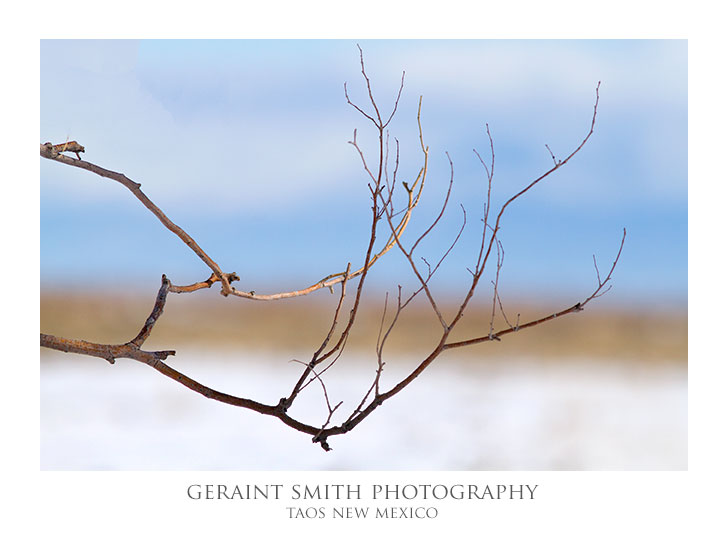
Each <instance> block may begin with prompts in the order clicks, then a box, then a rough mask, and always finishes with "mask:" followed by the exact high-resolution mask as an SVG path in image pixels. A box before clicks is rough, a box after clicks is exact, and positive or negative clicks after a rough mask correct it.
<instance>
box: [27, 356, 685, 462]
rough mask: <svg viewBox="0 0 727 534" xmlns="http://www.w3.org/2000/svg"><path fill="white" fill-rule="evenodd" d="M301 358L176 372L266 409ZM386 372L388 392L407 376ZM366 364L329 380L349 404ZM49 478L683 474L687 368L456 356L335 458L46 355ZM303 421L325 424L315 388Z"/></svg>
mask: <svg viewBox="0 0 727 534" xmlns="http://www.w3.org/2000/svg"><path fill="white" fill-rule="evenodd" d="M293 358H303V356H300V355H298V356H295V355H275V354H261V355H255V356H253V355H250V354H243V355H236V354H233V353H229V352H225V353H223V352H208V353H205V352H204V351H201V350H198V349H194V348H187V349H184V348H182V349H181V350H179V351H178V353H177V356H175V357H173V359H172V361H170V363H171V364H172V365H173V366H174V367H175V368H177V369H178V370H180V371H181V372H184V373H186V374H188V375H190V376H192V377H193V378H195V379H197V380H199V381H200V382H202V383H204V384H205V385H208V386H210V387H213V388H216V389H220V390H222V391H225V392H228V393H232V394H237V395H240V396H246V397H249V398H254V399H256V400H260V401H263V402H267V403H275V402H277V399H279V398H280V397H282V396H285V395H287V393H288V392H289V390H290V388H291V387H292V384H293V383H294V380H295V377H297V375H298V374H299V373H300V365H299V364H296V363H292V362H290V360H291V359H293ZM413 363H414V361H413V360H411V359H407V358H404V357H401V358H398V359H396V360H393V361H390V362H389V363H388V364H387V366H386V367H385V378H386V380H385V381H384V384H383V387H386V386H390V385H392V384H393V383H395V382H396V381H398V379H400V378H401V377H403V376H404V374H405V373H406V372H407V371H408V370H409V369H411V368H412V365H413ZM374 368H375V364H374V362H373V361H372V360H371V359H368V360H367V359H365V358H364V357H353V358H351V359H350V360H349V361H341V362H339V364H337V366H336V367H334V368H333V369H332V370H331V372H330V374H329V375H326V376H327V385H328V393H329V395H330V397H331V401H332V402H337V401H338V400H344V405H343V406H342V407H341V408H340V410H341V411H342V415H343V414H345V415H347V413H348V412H347V411H346V410H351V409H353V408H354V407H355V406H356V405H357V404H358V401H359V400H360V398H361V397H360V392H362V391H365V390H366V389H367V388H368V385H369V384H370V380H371V378H372V377H373V371H374ZM40 395H41V398H40V407H41V413H40V436H41V446H40V451H41V457H40V467H41V469H48V470H98V469H100V470H277V469H281V470H318V469H336V470H359V469H362V470H651V469H658V470H673V469H679V470H681V469H686V468H687V377H686V369H685V366H680V365H677V364H669V363H645V362H632V361H629V360H628V359H626V358H614V359H612V360H605V359H591V358H586V357H584V358H580V359H575V358H564V359H552V358H548V359H543V358H536V357H518V358H512V357H497V358H493V357H491V356H486V357H483V358H482V359H477V358H475V357H459V358H457V357H454V358H450V357H449V355H447V354H445V355H444V356H443V357H442V358H441V359H440V360H438V361H436V362H435V363H434V364H433V365H432V366H431V367H430V368H429V369H427V371H426V372H425V373H424V374H423V375H422V376H420V377H419V379H418V380H416V381H414V383H412V384H411V385H410V386H409V387H408V388H407V389H405V390H404V391H403V392H402V393H400V394H399V395H398V396H395V397H394V398H392V399H391V400H389V401H387V402H386V403H385V404H384V405H383V406H382V407H381V408H380V409H379V410H377V411H376V412H375V413H374V414H373V415H371V416H370V417H369V418H368V419H367V420H366V421H364V422H363V423H362V424H361V425H359V426H358V427H357V428H356V429H355V430H354V431H353V432H351V433H350V434H348V435H345V436H339V437H334V438H331V440H330V445H331V446H332V447H333V451H331V452H329V453H326V452H324V451H323V450H322V449H321V448H320V447H319V446H317V445H313V444H312V443H311V441H310V437H309V436H307V435H304V434H300V433H298V432H296V431H294V430H292V429H290V428H288V427H286V426H284V425H282V424H281V423H280V422H279V421H277V420H275V419H273V418H270V417H265V416H261V415H258V414H256V413H253V412H249V411H246V410H241V409H239V408H234V407H231V406H227V405H224V404H221V403H217V402H214V401H210V400H208V399H206V398H204V397H202V396H201V395H198V394H196V393H193V392H191V391H189V390H187V389H186V388H184V387H183V386H181V385H179V384H177V383H176V382H173V381H171V380H169V379H168V378H166V377H164V376H162V375H161V374H159V373H157V372H155V371H153V370H152V369H150V368H148V367H146V366H144V365H141V364H138V363H136V362H131V361H119V362H117V363H116V364H115V365H113V366H111V365H109V364H108V363H106V362H105V361H102V360H100V359H97V358H89V357H84V356H76V355H66V354H61V353H57V352H48V353H44V355H43V357H42V358H41V376H40ZM299 400H300V403H301V406H297V405H296V406H294V409H293V410H292V412H291V415H293V416H299V417H300V418H302V419H303V420H304V421H306V422H318V423H320V422H323V421H324V420H325V412H324V411H322V409H321V408H322V405H323V398H322V395H321V389H320V387H319V386H318V384H311V386H310V387H309V388H308V389H307V390H306V391H305V394H304V395H302V396H301V398H300V399H299Z"/></svg>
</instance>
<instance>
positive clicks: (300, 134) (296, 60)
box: [40, 40, 687, 303]
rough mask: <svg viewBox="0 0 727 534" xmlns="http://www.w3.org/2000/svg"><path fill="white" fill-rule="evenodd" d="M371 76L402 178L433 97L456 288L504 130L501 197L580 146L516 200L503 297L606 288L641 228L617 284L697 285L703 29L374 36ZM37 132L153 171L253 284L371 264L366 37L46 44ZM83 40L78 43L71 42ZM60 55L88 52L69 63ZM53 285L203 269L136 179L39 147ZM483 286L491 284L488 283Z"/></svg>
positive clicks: (204, 239)
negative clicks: (691, 250)
mask: <svg viewBox="0 0 727 534" xmlns="http://www.w3.org/2000/svg"><path fill="white" fill-rule="evenodd" d="M359 44H360V45H361V47H362V48H363V50H364V54H365V59H366V66H367V71H368V73H369V75H370V78H371V80H372V85H373V90H374V94H375V96H376V97H377V99H378V101H379V104H380V106H381V107H382V108H387V109H388V108H390V106H391V104H392V103H393V100H394V97H395V95H396V91H397V90H398V85H399V81H400V78H401V72H402V70H405V71H406V75H405V85H404V91H403V93H402V98H401V103H400V106H399V109H398V112H397V115H396V117H395V119H394V121H393V122H392V123H391V126H390V133H391V136H392V138H393V137H396V138H397V139H399V141H400V146H401V168H400V175H401V177H402V179H404V180H406V179H407V178H406V176H412V175H416V172H417V171H418V168H419V166H420V164H421V157H420V153H419V152H418V151H417V150H418V149H417V142H418V139H417V130H416V106H417V102H418V98H419V96H420V95H423V108H422V123H423V127H424V138H425V143H426V144H427V145H429V147H430V173H429V178H428V180H429V189H428V191H427V192H426V193H425V194H426V195H427V196H426V197H425V199H424V200H423V201H422V205H421V206H420V209H419V213H418V216H417V217H418V218H416V219H415V220H414V221H413V223H412V227H411V228H410V232H411V233H410V234H409V236H410V237H411V236H414V234H415V233H416V230H417V229H422V228H425V227H426V226H427V225H428V224H429V222H430V221H431V219H432V217H434V216H435V215H436V211H437V210H438V208H439V202H440V201H441V198H442V194H443V193H444V190H445V187H446V183H447V181H448V178H449V164H448V162H447V158H446V155H445V151H447V152H448V153H449V154H450V155H451V157H452V160H453V162H454V168H455V186H454V191H453V201H452V203H451V206H450V210H449V211H448V213H447V215H448V219H447V220H446V221H445V223H444V224H442V225H441V227H440V228H439V229H438V231H437V232H436V233H435V234H434V235H433V236H432V237H431V238H430V239H428V241H427V242H426V243H425V246H424V247H423V248H422V253H423V255H424V256H425V257H427V259H429V260H432V259H434V260H435V261H436V258H437V254H438V253H439V252H440V251H443V250H445V249H446V248H447V247H448V246H449V242H450V240H451V239H452V237H453V235H454V234H455V233H456V231H457V229H458V226H459V224H460V222H461V210H460V208H459V206H458V205H459V204H460V203H462V204H463V205H464V207H465V208H466V210H467V213H468V220H469V224H468V227H467V229H466V231H465V234H464V235H463V238H462V239H461V241H460V242H459V243H458V245H457V247H456V248H455V249H454V251H453V252H452V254H451V255H450V257H449V258H448V260H447V262H446V263H445V264H444V266H443V267H442V269H441V271H440V272H439V275H438V278H437V288H438V289H439V290H440V291H442V292H446V293H447V294H450V293H453V294H455V295H456V294H458V293H459V292H460V291H461V290H462V289H463V288H464V286H465V284H466V282H467V277H468V276H469V275H468V273H467V271H466V267H471V266H472V263H473V261H474V255H475V252H474V247H475V245H476V242H477V239H478V235H479V228H478V226H477V215H476V214H477V213H478V212H479V210H480V209H481V201H482V195H483V188H484V185H485V182H484V173H483V172H482V168H481V166H480V164H479V162H478V160H477V158H476V157H475V155H474V153H473V151H472V150H473V148H476V149H477V150H478V151H479V152H480V153H481V154H484V153H486V151H487V148H488V146H487V138H486V135H485V131H484V127H485V123H488V124H489V126H490V130H491V132H492V136H493V139H494V145H495V152H496V169H495V173H496V174H495V182H494V195H495V196H494V199H495V202H496V203H497V202H498V201H500V202H502V201H503V200H505V199H506V198H508V197H509V196H510V195H512V194H513V193H515V192H516V191H517V190H518V189H519V188H520V187H522V186H523V185H525V184H527V183H528V181H529V180H532V179H533V178H534V177H537V176H538V175H540V174H541V173H542V172H543V171H545V170H547V169H548V168H549V166H550V164H551V163H552V161H551V158H550V154H549V153H548V151H547V150H546V148H545V144H546V143H547V144H548V145H549V146H550V148H551V149H552V150H553V151H554V153H555V154H556V156H565V154H567V153H568V152H569V151H570V150H572V149H573V148H574V147H575V146H577V145H578V143H579V142H580V140H581V139H582V138H583V136H584V135H585V133H586V132H587V131H588V127H589V124H590V118H591V113H592V109H593V103H594V98H595V88H596V84H597V83H598V81H601V89H600V95H601V101H600V105H599V114H598V119H597V124H596V130H595V133H594V135H593V137H592V138H591V140H590V141H589V143H588V144H587V145H586V146H585V147H584V149H583V150H582V151H581V152H580V153H579V154H578V155H577V156H576V157H575V158H574V159H573V160H572V161H571V162H570V163H569V164H568V165H567V166H566V167H564V168H562V169H560V170H559V171H558V172H557V173H556V174H554V175H553V176H552V177H551V178H550V179H549V180H548V181H547V182H544V183H542V184H539V185H538V187H537V188H536V189H535V190H533V191H532V193H531V194H529V195H528V196H527V197H525V198H522V199H520V200H519V201H518V203H516V204H515V205H513V206H512V208H511V209H510V211H508V213H507V214H506V216H505V218H504V220H503V225H502V226H503V227H502V238H503V243H504V247H505V252H506V257H505V266H504V268H503V273H502V275H501V276H502V279H501V283H502V288H501V289H502V292H503V295H504V296H507V295H512V296H522V295H525V294H544V295H557V296H562V297H563V299H564V300H566V301H567V302H570V300H571V299H573V298H575V299H576V300H577V299H579V298H581V297H583V296H585V295H587V294H589V293H590V291H591V289H592V286H593V283H594V282H595V274H594V270H593V265H592V254H596V255H597V258H598V259H599V262H600V265H601V270H602V271H604V270H605V269H607V265H608V264H610V261H611V258H612V256H613V254H614V253H615V252H616V249H617V247H618V243H619V239H620V236H621V230H622V228H623V227H626V228H627V230H628V233H629V235H628V239H627V243H626V247H625V250H624V253H623V256H622V261H621V263H620V265H619V267H618V270H617V272H616V274H615V277H614V288H613V290H612V291H611V293H610V294H609V297H607V298H608V299H609V300H610V301H611V302H613V303H653V302H655V301H669V302H685V301H686V296H687V44H686V41H648V40H642V41H618V40H612V41H577V40H570V41H560V40H549V41H538V40H533V41H515V40H512V41H440V40H431V41H405V40H397V41H384V40H380V41H366V40H362V41H359ZM40 52H41V54H40V56H41V57H40V72H41V77H40V79H41V90H40V95H41V102H40V104H41V116H40V119H41V120H40V141H41V142H45V141H52V142H54V143H59V142H62V141H64V140H66V139H67V138H70V139H74V140H77V141H79V142H80V143H81V144H83V145H84V146H85V147H86V154H85V158H84V159H88V160H89V161H91V162H93V163H96V164H98V165H101V166H103V167H106V168H109V169H112V170H116V171H119V172H123V173H124V174H126V175H127V176H129V177H130V178H131V179H133V180H135V181H137V182H141V183H142V188H143V190H144V191H145V192H146V194H147V195H148V196H149V197H150V198H151V199H152V200H154V201H155V202H156V203H157V205H159V206H160V207H161V208H162V209H163V210H164V211H165V212H166V213H167V215H169V216H170V217H171V218H172V220H174V221H175V222H176V223H177V224H179V225H180V226H182V227H183V228H185V229H186V230H187V231H188V232H189V233H190V234H191V235H192V236H193V237H194V238H195V239H196V240H197V241H198V242H199V243H200V244H201V245H202V247H203V248H205V250H206V251H207V252H208V253H209V254H210V255H211V256H212V257H213V258H215V260H216V261H217V262H218V263H219V264H220V265H221V266H222V268H223V269H225V270H228V271H232V270H235V271H237V272H238V273H239V274H240V275H241V276H242V277H243V280H242V281H241V282H239V283H238V287H240V288H242V289H255V290H257V291H281V290H288V289H297V288H298V287H299V286H301V285H303V284H307V283H311V282H315V281H317V280H318V279H320V278H321V277H323V276H324V275H326V274H328V273H330V272H333V271H337V270H342V269H343V268H344V267H345V264H346V263H347V262H348V261H351V262H352V263H353V264H359V263H360V261H361V259H362V256H363V252H364V247H365V243H366V241H365V240H366V237H367V233H368V225H369V217H370V215H369V208H368V192H367V189H366V181H365V177H364V174H363V170H362V167H361V163H360V159H359V158H358V155H357V154H356V152H355V150H354V148H353V147H352V146H351V145H350V144H348V141H349V140H350V139H351V138H352V132H353V130H354V128H357V129H358V136H359V141H360V142H361V144H362V146H363V147H364V148H365V149H366V150H367V154H369V155H370V157H371V158H373V157H374V152H373V145H374V142H375V136H376V133H375V131H374V130H372V129H371V128H370V125H369V124H367V121H366V120H365V119H364V118H363V117H361V116H360V115H358V114H357V113H356V111H355V110H354V109H353V108H351V107H350V106H348V105H347V104H346V100H345V97H344V92H343V83H344V82H347V84H348V88H349V93H350V94H351V97H352V99H353V100H355V101H356V102H357V103H360V104H361V105H366V101H365V93H364V89H365V87H364V84H363V80H362V78H361V75H360V64H359V57H358V49H357V48H356V41H348V40H341V41H313V40H311V41H142V42H139V41H42V42H41V47H40ZM69 54H70V55H69ZM57 57H83V58H84V61H82V62H74V63H67V62H63V63H60V62H58V61H56V60H55V58H57ZM40 167H41V168H40V179H41V189H40V191H41V195H40V205H41V236H40V247H41V248H40V250H41V255H40V258H41V287H43V288H44V289H45V288H47V289H50V288H53V287H55V286H57V285H59V284H73V285H75V286H81V285H83V284H90V285H91V286H94V287H98V286H100V285H104V284H110V285H111V286H112V287H114V286H117V285H118V284H119V283H126V282H128V283H131V284H132V286H133V287H138V288H140V289H141V290H144V291H145V290H146V288H150V289H151V291H153V290H154V289H153V288H155V287H156V286H157V285H158V280H159V277H160V275H161V273H162V272H164V273H166V274H167V275H168V276H170V277H171V278H172V280H173V281H174V282H175V283H189V282H192V281H197V280H202V279H204V278H206V277H207V276H208V275H209V272H208V270H207V268H206V267H205V266H204V265H203V264H202V263H201V262H200V261H199V260H198V259H197V258H196V256H195V255H194V253H192V252H191V251H190V250H189V249H187V248H186V247H185V246H184V245H183V244H182V243H181V241H179V240H178V238H177V237H176V236H174V235H172V234H171V233H169V232H168V231H166V230H165V229H164V228H163V227H162V226H161V225H160V224H159V222H158V221H157V220H156V219H155V218H154V217H153V216H152V215H151V214H150V213H149V212H147V211H146V210H145V209H144V208H143V207H142V206H141V205H140V204H139V203H138V201H136V199H134V198H133V197H132V196H131V194H130V193H129V192H128V191H126V190H125V189H124V188H122V187H121V186H119V185H118V184H116V183H114V182H111V181H108V180H104V179H101V178H99V177H97V176H95V175H92V174H90V173H88V172H85V171H81V170H78V169H73V168H69V167H66V166H63V165H59V164H57V163H54V162H51V161H46V160H43V161H41V164H40ZM389 256H390V257H389V258H387V260H386V261H385V262H382V263H381V264H380V265H379V266H378V269H377V271H376V272H375V273H374V276H373V277H372V279H371V282H372V285H373V286H374V287H375V288H376V289H377V290H381V291H383V290H393V289H395V287H396V283H397V282H403V283H404V284H408V283H410V282H411V277H410V275H409V274H408V272H407V270H406V265H404V263H403V261H402V260H401V258H400V257H399V256H397V253H396V252H395V251H392V253H390V254H389ZM484 294H486V291H483V295H484Z"/></svg>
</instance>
